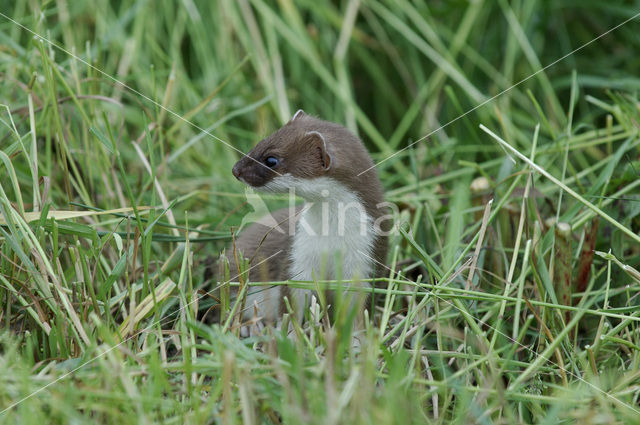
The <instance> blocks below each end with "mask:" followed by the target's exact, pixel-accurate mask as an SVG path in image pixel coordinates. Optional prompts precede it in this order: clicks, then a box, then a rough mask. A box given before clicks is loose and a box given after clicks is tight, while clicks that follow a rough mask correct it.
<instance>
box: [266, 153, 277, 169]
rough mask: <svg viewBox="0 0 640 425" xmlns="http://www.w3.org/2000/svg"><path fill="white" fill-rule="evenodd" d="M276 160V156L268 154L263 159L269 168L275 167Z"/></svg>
mask: <svg viewBox="0 0 640 425" xmlns="http://www.w3.org/2000/svg"><path fill="white" fill-rule="evenodd" d="M278 162H279V161H278V158H276V157H275V156H268V157H266V158H265V160H264V163H265V165H266V166H267V167H269V168H273V167H275V166H276V165H278Z"/></svg>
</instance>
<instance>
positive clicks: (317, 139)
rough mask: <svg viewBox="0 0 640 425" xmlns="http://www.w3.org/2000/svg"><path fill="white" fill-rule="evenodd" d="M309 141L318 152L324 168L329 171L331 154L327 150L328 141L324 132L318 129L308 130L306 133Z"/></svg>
mask: <svg viewBox="0 0 640 425" xmlns="http://www.w3.org/2000/svg"><path fill="white" fill-rule="evenodd" d="M305 136H306V139H307V143H309V144H310V145H311V146H312V148H313V149H312V150H313V151H314V152H317V153H318V155H319V156H320V161H322V168H324V170H325V171H328V170H329V168H331V155H330V154H329V151H328V150H327V142H326V141H325V140H324V136H323V135H322V133H320V132H318V131H308V132H307V133H306V134H305Z"/></svg>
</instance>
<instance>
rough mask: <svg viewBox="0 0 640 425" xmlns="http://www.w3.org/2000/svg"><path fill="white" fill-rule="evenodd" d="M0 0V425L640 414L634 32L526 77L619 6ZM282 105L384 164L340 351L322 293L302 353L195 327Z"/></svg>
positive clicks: (635, 418)
mask: <svg viewBox="0 0 640 425" xmlns="http://www.w3.org/2000/svg"><path fill="white" fill-rule="evenodd" d="M0 12H2V14H5V15H6V16H7V17H9V18H11V19H14V20H15V21H17V23H19V24H20V25H23V26H24V27H26V28H27V29H25V28H22V27H20V26H19V25H17V24H16V23H14V22H11V21H10V20H9V19H7V17H3V16H0V103H1V104H2V105H1V106H0V160H1V164H0V218H1V219H2V222H3V223H4V224H2V225H0V303H1V304H0V305H1V308H0V323H1V325H0V326H1V329H2V332H0V410H1V413H0V422H2V423H70V422H83V423H84V422H87V421H90V422H100V423H122V424H126V423H153V422H163V423H218V422H220V423H225V424H231V423H245V424H254V423H255V424H257V423H267V424H269V423H276V424H277V423H318V424H327V423H344V424H358V423H376V424H392V423H393V424H395V423H444V424H448V423H460V424H466V423H483V424H484V423H553V424H555V423H584V422H587V421H591V422H594V423H640V419H639V418H640V403H639V398H640V333H639V331H638V329H639V325H640V303H639V301H638V300H639V299H638V293H639V290H640V272H639V270H640V236H639V233H640V137H639V133H640V124H639V123H640V103H639V100H638V90H639V89H640V77H638V75H637V70H638V69H640V55H638V49H640V38H639V37H638V34H640V31H639V28H640V17H639V18H637V19H635V20H632V21H630V22H628V23H627V24H625V25H623V26H621V27H620V28H618V29H616V30H615V31H613V32H611V33H609V34H607V35H606V36H603V37H602V38H600V39H598V40H596V41H595V42H593V43H591V44H589V45H587V46H586V47H584V48H583V49H581V50H579V51H578V52H576V53H575V54H572V55H570V56H567V57H566V58H565V59H563V60H562V61H560V62H558V63H557V64H554V65H553V66H552V67H549V68H548V69H546V70H545V71H544V72H539V73H536V72H537V71H539V70H540V69H541V68H542V67H544V66H546V65H548V64H551V63H553V62H554V61H556V60H557V59H559V58H561V57H563V56H564V55H566V54H567V53H569V52H571V51H572V50H574V49H576V48H578V47H581V46H583V45H584V44H585V43H588V42H590V41H591V40H593V39H594V38H596V37H597V36H599V35H601V34H603V33H605V32H606V31H607V30H609V29H611V28H613V27H614V26H616V25H618V24H619V23H621V22H623V21H625V20H627V19H629V18H631V17H633V16H634V15H635V14H637V13H638V12H640V2H638V1H611V2H601V1H595V0H593V1H591V0H587V1H583V2H574V1H569V0H567V1H558V2H537V1H533V0H516V1H512V2H507V1H506V0H504V1H503V0H501V1H495V2H494V1H488V0H485V1H482V0H479V1H473V2H464V1H450V2H426V4H423V3H422V2H410V1H408V0H394V1H391V0H365V1H360V2H358V1H354V0H349V1H346V0H345V1H341V2H318V1H316V0H313V1H312V0H301V1H297V2H295V4H294V3H293V2H292V1H290V0H281V1H279V2H268V1H263V0H242V1H232V0H221V1H216V2H204V1H202V2H192V1H184V2H169V1H157V2H154V1H135V0H122V1H117V2H111V1H106V0H97V1H94V2H80V1H70V0H66V1H57V2H43V3H39V2H35V1H34V2H32V1H27V0H13V1H10V0H0ZM29 30H30V31H33V32H35V33H36V34H38V35H39V36H41V37H43V38H46V39H47V40H48V41H42V40H39V39H38V38H37V37H34V34H33V33H31V32H29ZM49 41H50V42H52V43H55V44H51V43H49ZM89 65H90V66H89ZM534 73H536V74H535V75H533V74H534ZM531 75H533V77H531V78H528V77H530V76H531ZM523 80H524V81H523ZM521 81H522V82H521ZM518 82H521V83H520V84H518V85H517V86H515V87H513V88H511V87H512V85H513V84H515V83H518ZM123 84H125V85H126V87H125V86H123ZM503 91H504V93H502V92H503ZM498 94H500V95H499V96H497V97H496V98H495V99H493V100H491V101H489V102H487V103H486V104H484V105H483V106H480V107H478V108H476V106H478V105H480V104H482V103H483V102H485V101H486V100H488V99H490V98H492V97H493V96H495V95H498ZM298 108H304V110H305V111H306V112H308V113H311V114H314V115H317V116H320V117H322V118H324V119H328V120H333V121H336V122H340V123H342V124H344V125H346V126H347V127H348V128H350V129H352V130H353V131H355V132H357V133H358V134H359V136H360V137H361V138H362V139H363V140H364V141H365V143H366V144H367V146H368V148H369V150H370V152H371V153H372V156H373V157H374V159H375V160H376V162H378V161H383V160H385V159H386V158H388V157H389V156H390V155H392V154H394V153H396V152H399V153H397V154H396V155H394V156H393V157H392V158H391V159H388V160H385V161H384V162H382V163H381V164H380V165H379V167H378V170H379V172H380V176H381V179H382V181H383V184H384V186H385V189H386V194H387V199H388V200H389V201H391V202H393V203H395V204H396V205H397V207H398V214H397V217H396V224H397V227H398V231H397V232H396V233H395V234H394V236H393V237H392V238H391V240H390V255H389V260H388V264H389V266H390V270H389V275H388V276H389V277H388V279H387V283H388V285H387V287H386V288H380V289H377V290H376V291H377V292H378V293H379V296H378V297H377V300H378V305H377V306H376V309H375V311H374V312H373V313H372V314H371V317H370V320H369V323H368V324H367V332H366V337H365V338H364V339H363V342H362V344H361V347H360V350H359V352H358V351H357V350H353V349H352V342H351V338H350V332H349V329H350V323H351V321H352V320H353V317H352V315H350V314H349V312H348V311H346V310H344V309H340V306H337V310H338V311H337V312H335V313H334V312H333V311H332V312H330V314H331V315H333V317H334V320H333V323H332V326H331V328H326V327H323V326H321V325H320V324H319V323H318V321H317V320H309V324H308V326H309V327H310V329H311V331H310V332H309V333H308V334H307V335H306V336H305V337H300V338H298V339H297V340H292V339H289V338H287V337H286V336H283V335H281V334H280V332H278V331H272V332H270V333H268V334H267V335H265V336H264V337H260V338H258V337H255V338H249V339H240V338H238V330H237V329H235V328H234V327H233V326H225V327H221V326H211V325H205V324H203V323H201V322H199V321H198V320H197V317H198V311H199V310H200V314H202V312H203V311H204V310H205V309H207V308H208V307H209V306H210V305H211V304H212V300H211V298H210V297H208V296H206V295H205V296H203V295H204V293H205V292H206V291H209V290H211V289H212V287H211V286H206V284H205V282H204V281H203V269H204V263H205V260H206V258H207V257H208V256H210V255H214V254H216V253H217V252H219V251H220V250H221V249H222V248H223V247H224V246H225V245H226V244H228V243H229V241H230V236H231V229H232V228H233V227H235V226H238V225H239V224H240V223H241V220H242V217H243V216H244V214H245V213H247V212H249V211H250V208H249V206H248V205H247V204H246V203H245V197H244V187H243V186H242V184H241V183H239V182H237V181H236V180H235V179H234V178H233V176H232V175H231V172H230V169H231V166H232V164H233V163H234V162H235V161H236V160H237V159H238V158H239V157H240V153H239V152H238V150H239V151H241V152H245V151H247V150H248V149H249V148H250V147H251V146H252V145H254V144H255V143H256V142H257V141H258V140H260V139H261V138H262V137H264V136H266V135H267V134H269V133H270V132H272V131H273V130H275V129H276V128H278V127H279V126H280V125H282V124H283V123H284V122H286V121H287V120H288V119H289V118H290V116H291V115H292V114H293V113H294V112H295V111H296V110H297V109H298ZM474 108H476V109H474ZM471 109H473V111H472V112H470V113H468V114H466V112H467V111H469V110H471ZM448 123H450V124H449V125H447V126H446V127H444V128H440V127H441V126H442V125H445V124H448ZM481 125H482V128H481ZM425 135H429V137H426V138H425V137H424V136H425ZM418 140H420V141H419V142H418V143H414V142H416V141H418ZM478 178H484V179H485V180H483V181H480V180H478ZM472 183H473V184H472ZM480 183H483V184H484V186H483V185H482V184H480ZM267 202H268V203H269V205H273V206H275V205H278V203H279V202H281V201H280V200H278V199H272V198H267ZM119 208H130V209H128V210H122V211H113V210H116V209H119ZM61 211H79V212H85V213H84V214H81V216H80V217H76V218H71V219H69V218H65V217H64V215H63V214H62V213H61ZM96 211H107V212H108V213H106V214H93V215H90V214H88V213H89V212H96ZM28 212H33V214H31V215H27V214H26V213H28ZM558 223H562V224H558ZM273 284H278V283H277V282H274V283H273ZM279 284H290V285H298V286H307V287H310V286H311V287H314V286H315V285H316V283H311V282H280V283H279ZM321 284H322V283H321ZM324 284H326V285H327V286H328V287H330V288H337V287H339V286H340V285H339V284H338V283H337V282H326V283H324ZM259 286H260V285H258V284H251V286H250V290H260V288H259ZM321 313H324V311H322V306H321Z"/></svg>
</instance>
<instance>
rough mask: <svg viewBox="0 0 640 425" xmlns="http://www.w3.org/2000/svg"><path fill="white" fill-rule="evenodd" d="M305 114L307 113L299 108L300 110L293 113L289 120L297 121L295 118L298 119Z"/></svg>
mask: <svg viewBox="0 0 640 425" xmlns="http://www.w3.org/2000/svg"><path fill="white" fill-rule="evenodd" d="M305 115H307V114H305V113H304V111H303V110H302V109H298V111H297V112H296V113H295V114H293V117H291V119H290V120H289V122H291V121H295V120H297V119H298V118H302V117H304V116H305Z"/></svg>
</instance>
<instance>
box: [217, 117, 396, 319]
mask: <svg viewBox="0 0 640 425" xmlns="http://www.w3.org/2000/svg"><path fill="white" fill-rule="evenodd" d="M373 165H374V164H373V161H372V160H371V157H370V156H369V154H368V152H367V150H366V148H365V147H364V145H363V143H362V142H361V141H360V140H359V139H358V138H357V137H356V136H355V135H354V134H353V133H351V132H350V131H349V130H347V129H346V128H344V127H342V126H340V125H338V124H334V123H331V122H327V121H323V120H320V119H318V118H315V117H312V116H309V115H307V114H305V113H304V112H303V111H302V110H300V111H298V112H297V113H296V114H295V115H294V116H293V118H292V119H291V120H290V121H289V122H288V123H287V124H285V125H284V126H283V127H282V128H280V129H279V130H277V131H276V132H275V133H273V134H272V135H270V136H269V137H267V138H266V139H263V140H262V141H260V143H258V144H257V145H256V146H255V147H254V148H253V149H252V150H251V151H250V152H249V153H248V154H246V155H245V156H244V157H243V158H242V159H240V160H239V161H238V162H237V163H236V164H235V165H234V167H233V175H234V176H235V177H236V178H237V179H239V180H240V181H242V182H243V183H245V184H247V185H249V186H251V187H252V188H254V189H256V190H259V191H264V192H274V193H293V194H295V196H299V197H301V198H303V199H304V200H305V201H306V202H305V203H304V205H302V206H298V207H296V208H285V209H282V210H278V211H276V212H274V213H273V214H272V218H270V219H269V220H268V221H269V222H271V223H276V224H275V225H267V224H262V223H254V224H252V225H251V226H249V227H248V228H247V229H246V230H244V231H243V232H242V233H241V234H240V235H239V237H238V238H237V239H236V241H235V249H236V250H237V251H239V252H240V253H241V254H242V256H243V257H245V258H250V259H252V262H251V264H249V267H251V268H250V270H249V280H250V281H254V282H256V281H262V282H263V281H283V280H289V279H290V280H299V281H314V279H315V280H324V279H340V278H341V279H342V280H343V281H345V283H344V284H345V286H347V285H359V286H362V287H369V286H370V285H371V284H370V282H361V281H360V280H359V279H367V278H372V277H379V276H382V275H383V274H384V272H385V271H384V270H383V269H382V267H380V265H381V264H384V263H385V259H386V258H385V257H386V252H387V238H386V233H385V232H386V230H387V228H388V224H389V223H388V221H389V220H388V218H385V217H389V216H388V215H386V214H387V213H388V210H387V203H385V202H384V195H383V190H382V184H381V183H380V179H379V178H378V173H377V171H376V169H375V168H374V167H373ZM363 170H368V171H366V172H365V173H363V174H362V175H359V174H358V173H360V172H362V171H363ZM262 222H264V220H262ZM226 256H227V258H228V260H229V264H230V277H231V278H232V279H233V278H234V276H237V274H238V271H237V267H236V264H235V258H234V255H233V253H232V247H229V248H228V249H227V250H226ZM233 280H238V279H237V277H236V278H235V279H233ZM285 295H286V296H287V297H288V298H289V300H290V302H291V303H292V307H293V308H294V309H295V312H296V316H297V317H298V319H301V318H302V316H303V311H304V307H305V302H308V300H309V299H310V295H311V291H310V290H305V289H296V288H292V287H291V288H289V287H286V286H282V285H276V286H271V287H269V286H265V287H252V288H251V291H249V294H248V295H247V298H246V301H245V304H244V305H245V308H244V311H243V314H242V319H243V320H248V319H249V318H251V317H253V316H254V315H255V314H256V311H255V310H256V306H257V310H258V311H257V315H258V317H261V318H262V319H263V320H264V321H266V322H272V323H273V322H275V321H276V320H277V318H278V317H279V316H280V315H281V313H283V312H284V311H285V308H284V303H283V302H282V301H283V297H284V296H285ZM343 295H344V294H343ZM336 296H337V295H336Z"/></svg>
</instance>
